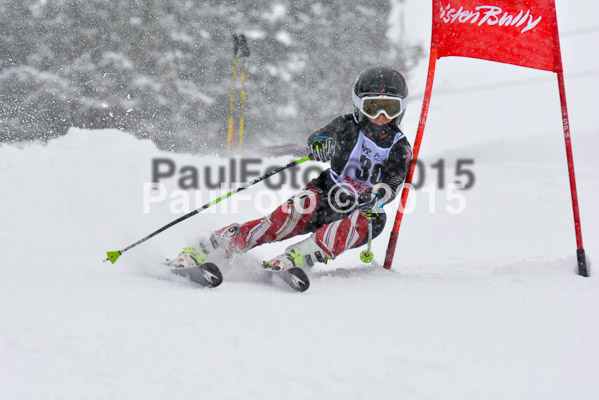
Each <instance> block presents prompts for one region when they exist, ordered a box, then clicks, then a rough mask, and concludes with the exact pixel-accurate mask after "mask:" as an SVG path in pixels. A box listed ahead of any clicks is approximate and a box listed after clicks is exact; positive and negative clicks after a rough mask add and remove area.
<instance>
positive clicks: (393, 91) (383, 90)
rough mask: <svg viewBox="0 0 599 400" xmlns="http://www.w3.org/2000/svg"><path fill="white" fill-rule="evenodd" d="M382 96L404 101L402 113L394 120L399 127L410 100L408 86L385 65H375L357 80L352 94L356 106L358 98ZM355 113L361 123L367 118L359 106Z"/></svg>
mask: <svg viewBox="0 0 599 400" xmlns="http://www.w3.org/2000/svg"><path fill="white" fill-rule="evenodd" d="M381 95H385V96H390V97H398V98H400V99H401V100H402V105H403V109H402V112H401V114H399V115H398V116H397V117H395V119H394V120H393V122H394V123H395V124H396V125H399V123H400V122H401V119H402V118H403V116H404V113H405V108H406V107H405V105H406V104H407V99H408V85H407V84H406V80H405V79H404V77H403V75H402V74H400V73H399V72H397V71H396V70H394V69H393V68H389V67H386V66H384V65H374V66H372V67H368V68H365V69H364V70H362V72H360V75H358V78H357V79H356V83H354V88H353V93H352V97H353V99H354V105H356V97H358V98H362V97H366V96H381ZM354 113H355V115H356V117H357V118H358V120H359V121H362V120H363V119H364V118H365V117H366V116H365V115H364V114H363V113H362V112H361V111H360V110H359V108H358V106H356V107H355V110H354Z"/></svg>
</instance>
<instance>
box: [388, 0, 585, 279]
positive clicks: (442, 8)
mask: <svg viewBox="0 0 599 400" xmlns="http://www.w3.org/2000/svg"><path fill="white" fill-rule="evenodd" d="M432 1H433V31H432V35H431V54H430V60H429V64H428V76H427V78H426V88H425V91H424V100H423V102H422V112H421V114H420V122H419V123H418V130H417V132H416V139H414V148H413V157H412V162H411V163H410V169H409V170H408V174H407V175H406V180H405V184H404V187H403V189H402V192H401V205H400V207H399V208H398V210H397V213H396V215H395V223H394V225H393V230H392V231H391V236H390V237H389V245H388V246H387V254H386V256H385V264H384V267H385V268H386V269H391V264H392V263H393V255H394V254H395V247H396V245H397V238H398V235H399V228H400V226H401V220H402V218H403V214H404V212H403V210H404V209H405V206H406V202H407V199H408V194H409V191H410V183H411V182H412V177H413V176H414V168H415V165H416V161H417V160H418V153H419V152H420V144H421V142H422V136H423V134H424V128H425V126H426V120H427V118H428V111H429V107H430V102H431V93H432V90H433V80H434V77H435V66H436V62H437V59H438V58H441V57H447V56H461V57H470V58H480V59H483V60H489V61H497V62H501V63H506V64H514V65H519V66H522V67H529V68H535V69H541V70H545V71H553V72H556V73H557V81H558V87H559V94H560V101H561V105H562V123H563V129H564V139H565V144H566V158H567V160H568V174H569V178H570V194H571V196H572V211H573V214H574V230H575V233H576V247H577V248H576V257H577V259H578V274H579V275H581V276H589V275H588V269H587V265H586V256H585V252H584V247H583V245H582V230H581V228H580V212H579V208H578V194H577V190H576V176H575V173H574V157H573V155H572V143H571V139H570V122H569V118H568V106H567V104H566V87H565V84H564V71H563V68H562V55H561V50H560V44H559V33H558V29H557V16H556V11H555V0H432Z"/></svg>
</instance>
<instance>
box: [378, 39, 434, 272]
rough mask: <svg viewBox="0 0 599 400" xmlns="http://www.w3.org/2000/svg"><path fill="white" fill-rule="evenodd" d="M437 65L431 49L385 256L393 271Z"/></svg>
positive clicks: (389, 267)
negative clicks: (410, 147) (400, 229)
mask: <svg viewBox="0 0 599 400" xmlns="http://www.w3.org/2000/svg"><path fill="white" fill-rule="evenodd" d="M436 65H437V49H436V48H431V54H430V59H429V63H428V75H427V78H426V89H425V91H424V100H423V102H422V112H421V113H420V122H419V123H418V131H417V132H416V139H415V140H414V148H413V157H412V162H411V163H410V169H409V170H408V175H407V176H406V180H405V182H404V186H403V189H402V191H401V202H400V205H399V208H398V209H397V214H395V223H394V224H393V231H392V232H391V236H390V237H389V244H388V245H387V253H386V255H385V264H384V267H385V269H391V264H393V256H394V254H395V248H396V246H397V237H398V236H399V227H400V226H401V220H402V218H403V214H404V210H405V207H406V203H407V201H408V195H409V193H410V186H411V183H412V176H413V175H414V169H415V168H416V161H418V153H419V152H420V143H421V142H422V136H423V135H424V128H425V126H426V119H427V117H428V109H429V106H430V103H431V92H432V91H433V81H434V79H435V66H436Z"/></svg>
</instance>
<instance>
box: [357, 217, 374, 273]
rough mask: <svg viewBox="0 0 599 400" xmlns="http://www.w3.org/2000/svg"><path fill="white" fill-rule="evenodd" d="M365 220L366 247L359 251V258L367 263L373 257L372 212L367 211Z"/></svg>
mask: <svg viewBox="0 0 599 400" xmlns="http://www.w3.org/2000/svg"><path fill="white" fill-rule="evenodd" d="M366 220H367V221H368V247H367V248H366V250H364V251H362V252H361V253H360V260H362V262H365V263H369V262H371V261H372V259H373V258H374V253H373V252H372V251H371V248H372V213H371V212H370V211H368V213H367V214H366Z"/></svg>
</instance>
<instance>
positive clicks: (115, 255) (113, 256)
mask: <svg viewBox="0 0 599 400" xmlns="http://www.w3.org/2000/svg"><path fill="white" fill-rule="evenodd" d="M310 159H311V158H310V156H306V157H304V158H300V159H299V160H295V161H292V162H290V163H289V164H286V165H283V166H281V167H278V168H275V169H273V170H271V171H269V172H267V173H265V174H264V175H262V176H259V177H258V178H256V179H254V180H253V181H250V182H248V183H247V185H245V186H242V187H240V188H237V189H234V190H231V191H230V192H229V193H227V194H225V195H222V196H220V197H219V198H217V199H216V200H212V201H211V202H209V203H206V204H204V205H203V206H202V207H200V208H198V209H197V210H194V211H192V212H190V213H187V214H185V215H183V216H182V217H179V218H177V219H176V220H174V221H173V222H171V223H169V224H166V225H164V226H163V227H162V228H160V229H158V230H156V231H154V232H152V233H150V234H149V235H148V236H146V237H144V238H143V239H140V240H138V241H137V242H135V243H133V244H131V245H129V246H127V247H125V248H124V249H122V250H117V251H108V252H106V255H107V256H108V257H107V258H106V259H105V260H104V261H103V262H106V261H110V262H111V263H113V264H114V263H115V262H116V260H117V259H118V258H119V257H120V256H121V255H122V254H123V253H124V252H126V251H127V250H130V249H132V248H134V247H135V246H137V245H139V244H141V243H143V242H145V241H146V240H148V239H150V238H152V237H154V236H156V235H158V234H159V233H160V232H163V231H165V230H167V229H168V228H170V227H172V226H174V225H177V224H178V223H179V222H181V221H185V220H186V219H187V218H189V217H193V216H194V215H196V214H198V213H199V212H202V211H203V210H205V209H207V208H209V207H212V206H213V205H215V204H218V203H220V202H221V201H222V200H224V199H226V198H228V197H231V196H233V195H234V194H236V193H239V192H241V191H242V190H245V189H247V188H249V187H250V186H252V185H255V184H256V183H258V182H260V181H263V180H265V179H267V178H270V177H271V176H273V175H275V174H278V173H279V172H281V171H283V170H286V169H287V168H291V167H294V166H296V165H299V164H301V163H303V162H305V161H308V160H310Z"/></svg>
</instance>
